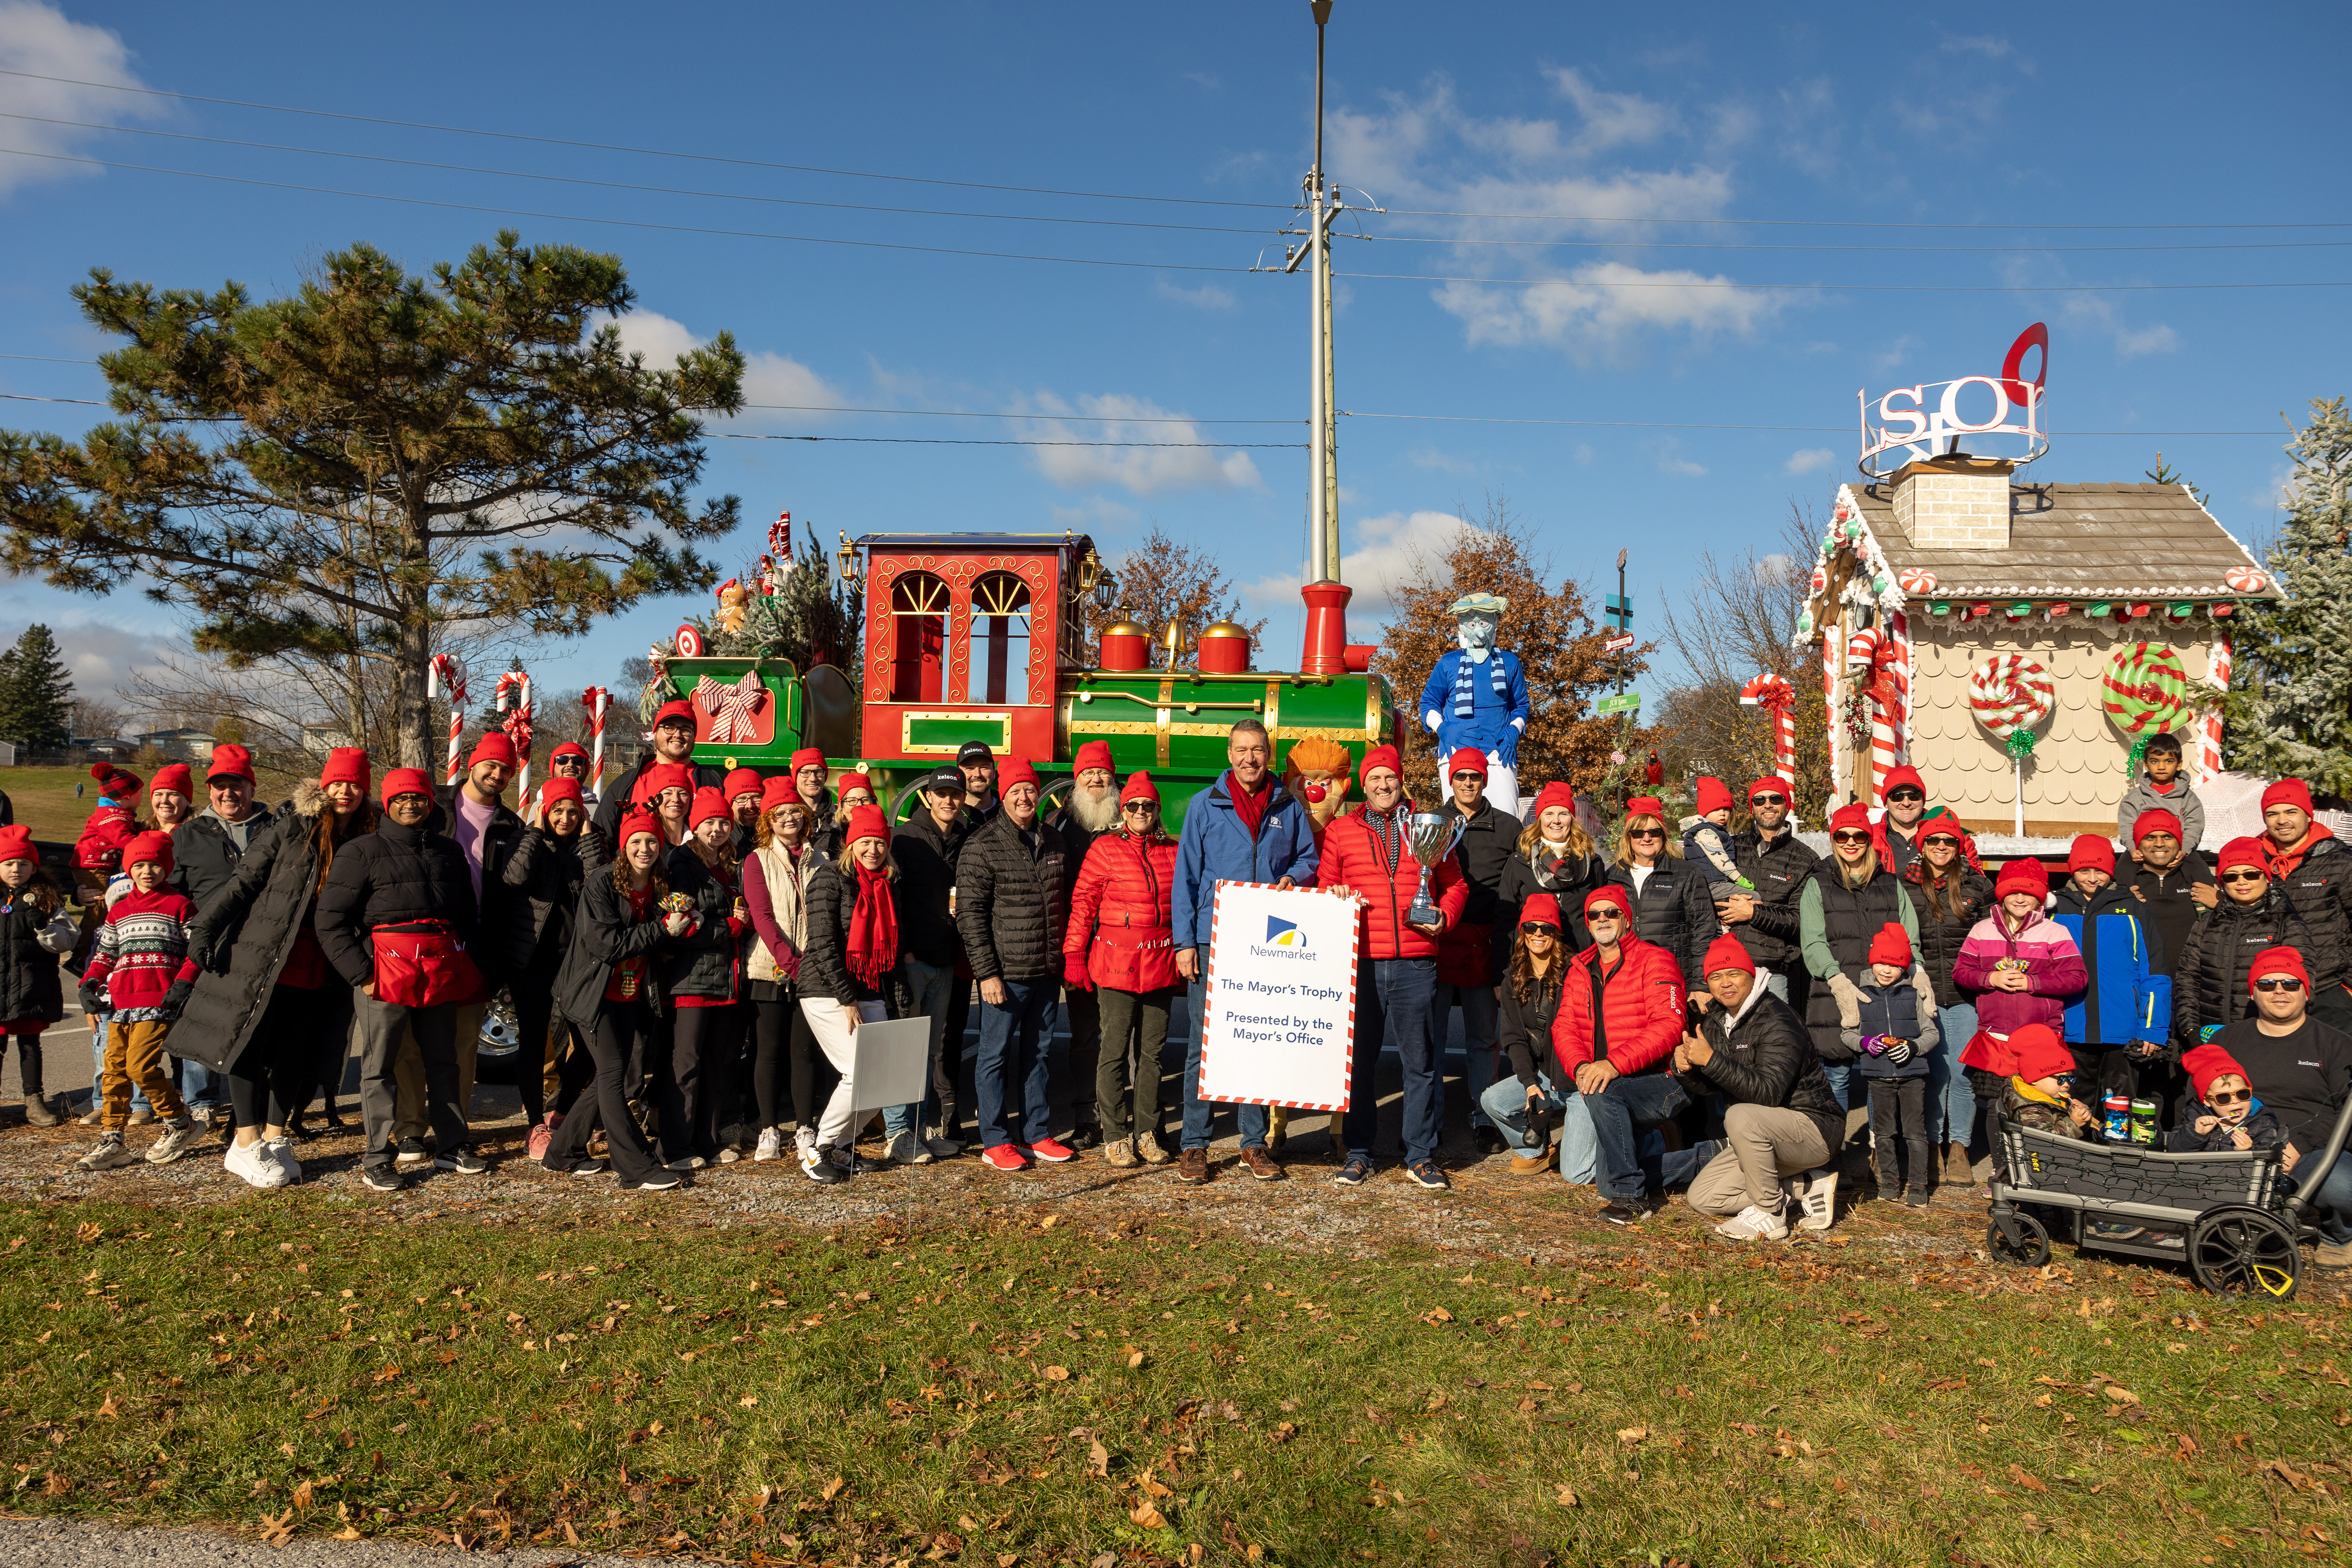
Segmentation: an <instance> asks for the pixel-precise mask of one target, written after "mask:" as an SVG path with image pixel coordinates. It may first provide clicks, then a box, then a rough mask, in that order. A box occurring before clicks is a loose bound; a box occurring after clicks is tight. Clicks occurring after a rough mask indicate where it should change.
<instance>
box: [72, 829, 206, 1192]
mask: <svg viewBox="0 0 2352 1568" xmlns="http://www.w3.org/2000/svg"><path fill="white" fill-rule="evenodd" d="M122 863H123V866H124V868H126V869H127V870H128V871H129V872H130V875H131V891H130V892H128V893H126V894H124V895H123V896H122V897H121V898H120V899H118V900H115V902H114V904H113V907H112V908H110V909H109V910H107V911H106V919H105V921H103V922H102V923H101V924H100V926H99V928H98V947H97V951H96V952H93V953H92V954H91V955H90V961H89V968H88V969H86V970H84V971H83V972H82V979H81V1002H82V1006H83V1008H84V1009H85V1010H86V1011H88V1012H89V1013H90V1014H92V1015H93V1016H100V1015H102V1016H106V1018H107V1029H106V1069H105V1077H104V1079H103V1080H102V1082H101V1084H100V1094H101V1096H102V1097H103V1100H104V1102H105V1104H104V1110H103V1111H102V1113H101V1115H100V1121H99V1126H100V1131H101V1136H100V1139H99V1144H98V1147H97V1148H95V1149H93V1150H91V1151H90V1152H89V1153H87V1154H85V1155H83V1156H82V1157H81V1159H80V1160H79V1161H78V1162H77V1163H76V1164H75V1167H74V1168H75V1169H77V1170H81V1171H111V1170H115V1169H117V1168H119V1167H121V1166H123V1165H130V1164H135V1163H138V1160H139V1158H140V1157H139V1155H137V1154H135V1153H133V1152H131V1150H129V1149H127V1148H125V1147H124V1146H123V1142H122V1130H123V1128H124V1127H125V1126H127V1125H128V1124H129V1122H130V1121H131V1086H132V1085H133V1084H136V1085H137V1086H138V1087H139V1088H140V1089H144V1090H145V1091H146V1094H147V1099H148V1100H149V1102H150V1103H152V1105H153V1106H154V1107H155V1110H156V1113H157V1114H158V1115H159V1116H161V1117H162V1118H163V1136H162V1137H160V1138H158V1139H156V1140H155V1142H153V1143H152V1144H150V1145H148V1148H147V1153H146V1158H147V1160H148V1163H151V1164H156V1165H163V1164H168V1163H171V1162H172V1161H173V1160H176V1159H178V1158H179V1157H180V1156H181V1155H182V1154H184V1153H185V1152H187V1150H188V1146H189V1145H190V1144H191V1143H194V1142H195V1141H196V1136H197V1134H196V1126H195V1121H194V1118H192V1117H190V1116H189V1115H188V1108H187V1106H186V1105H185V1104H184V1103H183V1102H182V1101H181V1099H180V1091H179V1090H178V1089H175V1088H173V1085H172V1075H171V1073H170V1072H169V1071H168V1070H167V1069H166V1068H164V1066H163V1041H164V1038H165V1037H166V1036H168V1035H169V1034H170V1033H171V1028H172V1020H173V1019H174V1018H176V1017H178V1016H180V1007H181V1005H182V1003H183V1002H184V1000H185V998H186V995H187V989H186V986H187V984H194V981H195V978H196V966H195V964H194V963H192V962H191V961H190V960H189V958H188V922H189V921H192V920H194V919H195V915H196V906H195V905H194V903H193V902H191V901H190V900H189V899H188V896H187V895H186V894H185V893H176V892H173V890H172V889H171V888H170V887H168V886H166V885H165V881H164V879H166V878H168V877H169V876H171V874H172V836H171V835H170V834H168V833H142V834H141V835H139V836H138V837H135V838H133V839H132V840H131V842H130V844H129V845H128V846H127V847H125V848H124V849H123V851H122ZM183 983H185V984H183ZM175 987H177V990H176V993H175V989H174V988H175Z"/></svg>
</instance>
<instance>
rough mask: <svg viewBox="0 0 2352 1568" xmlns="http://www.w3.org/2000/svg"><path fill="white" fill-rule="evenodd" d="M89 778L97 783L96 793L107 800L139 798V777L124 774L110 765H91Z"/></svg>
mask: <svg viewBox="0 0 2352 1568" xmlns="http://www.w3.org/2000/svg"><path fill="white" fill-rule="evenodd" d="M89 776H90V777H92V778H94V779H96V780H97V781H98V793H99V794H100V795H104V796H105V797H106V798H107V799H109V800H136V799H138V798H139V775H138V774H137V773H126V772H125V771H123V770H122V769H121V768H118V767H116V766H115V765H114V764H113V763H90V764H89Z"/></svg>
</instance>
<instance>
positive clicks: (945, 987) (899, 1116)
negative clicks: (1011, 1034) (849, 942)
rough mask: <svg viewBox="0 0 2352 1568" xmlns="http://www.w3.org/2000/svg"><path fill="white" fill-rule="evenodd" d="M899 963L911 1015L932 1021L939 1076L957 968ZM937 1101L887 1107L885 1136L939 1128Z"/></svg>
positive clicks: (933, 1055) (933, 1058)
mask: <svg viewBox="0 0 2352 1568" xmlns="http://www.w3.org/2000/svg"><path fill="white" fill-rule="evenodd" d="M899 963H902V964H903V965H904V966H905V969H906V975H907V990H908V994H909V995H910V997H911V999H912V1000H911V1004H910V1005H912V1006H913V1007H914V1009H915V1010H914V1012H912V1013H911V1014H909V1015H908V1016H909V1017H915V1018H929V1020H930V1021H931V1070H932V1073H933V1076H935V1077H936V1076H937V1074H938V1070H939V1063H940V1042H941V1040H942V1038H943V1037H945V1036H946V1034H947V1028H948V993H949V992H950V990H951V989H952V988H953V987H954V986H955V984H956V977H955V965H954V964H952V963H937V964H934V963H924V962H923V961H922V960H921V959H919V958H902V959H900V960H899ZM965 984H970V982H968V981H967V982H965ZM986 1023H987V1019H986V1016H985V1015H982V1027H985V1026H986ZM938 1098H939V1097H938V1096H937V1094H935V1093H934V1094H929V1095H926V1096H924V1097H923V1098H922V1099H921V1100H917V1101H916V1102H915V1103H914V1104H912V1105H891V1106H885V1107H884V1108H883V1110H882V1131H883V1132H884V1134H885V1135H886V1136H888V1137H891V1138H896V1137H898V1135H899V1134H900V1133H901V1132H912V1133H914V1134H915V1135H916V1136H917V1137H920V1136H922V1131H923V1127H924V1126H929V1127H932V1128H937V1127H938V1126H939V1106H938V1104H937V1100H938Z"/></svg>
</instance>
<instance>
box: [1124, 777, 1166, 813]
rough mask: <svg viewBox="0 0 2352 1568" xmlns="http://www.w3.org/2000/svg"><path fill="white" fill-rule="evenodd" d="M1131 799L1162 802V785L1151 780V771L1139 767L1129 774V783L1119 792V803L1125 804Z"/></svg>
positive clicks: (1157, 803) (1156, 803) (1154, 803)
mask: <svg viewBox="0 0 2352 1568" xmlns="http://www.w3.org/2000/svg"><path fill="white" fill-rule="evenodd" d="M1130 800H1148V801H1150V802H1151V803H1152V804H1153V805H1159V804H1160V786H1159V785H1158V784H1153V783H1152V782H1151V775H1150V773H1145V772H1143V771H1141V770H1140V769H1138V770H1137V771H1136V772H1134V773H1129V774H1128V775H1127V783H1126V784H1124V785H1123V786H1121V787H1120V789H1119V792H1118V804H1119V805H1126V804H1127V803H1128V802H1129V801H1130Z"/></svg>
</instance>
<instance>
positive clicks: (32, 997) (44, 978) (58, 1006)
mask: <svg viewBox="0 0 2352 1568" xmlns="http://www.w3.org/2000/svg"><path fill="white" fill-rule="evenodd" d="M40 896H41V897H43V898H45V899H47V900H50V904H49V908H47V909H46V910H44V909H42V908H41V907H40V905H39V904H37V903H36V902H35V901H34V894H33V892H32V890H31V889H26V890H25V891H23V892H16V893H12V892H10V891H9V890H8V889H0V1020H5V1021H6V1022H8V1023H12V1024H13V1023H16V1022H18V1021H20V1020H24V1019H31V1018H38V1019H40V1020H41V1021H42V1022H43V1023H46V1024H54V1023H56V1022H57V1021H58V1019H60V1018H62V1017H64V1016H66V999H65V987H64V986H63V985H62V984H60V983H59V982H58V960H59V959H60V958H62V957H64V956H65V955H64V954H63V953H61V952H50V951H49V950H48V949H47V948H46V947H43V946H42V945H41V943H40V940H39V939H40V934H41V932H42V931H46V930H47V929H48V926H49V922H50V921H53V920H55V919H56V918H57V915H58V910H60V909H62V908H64V907H65V900H64V899H63V898H61V897H59V896H58V893H57V892H56V891H55V890H53V889H44V891H43V893H42V894H41V895H40Z"/></svg>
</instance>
